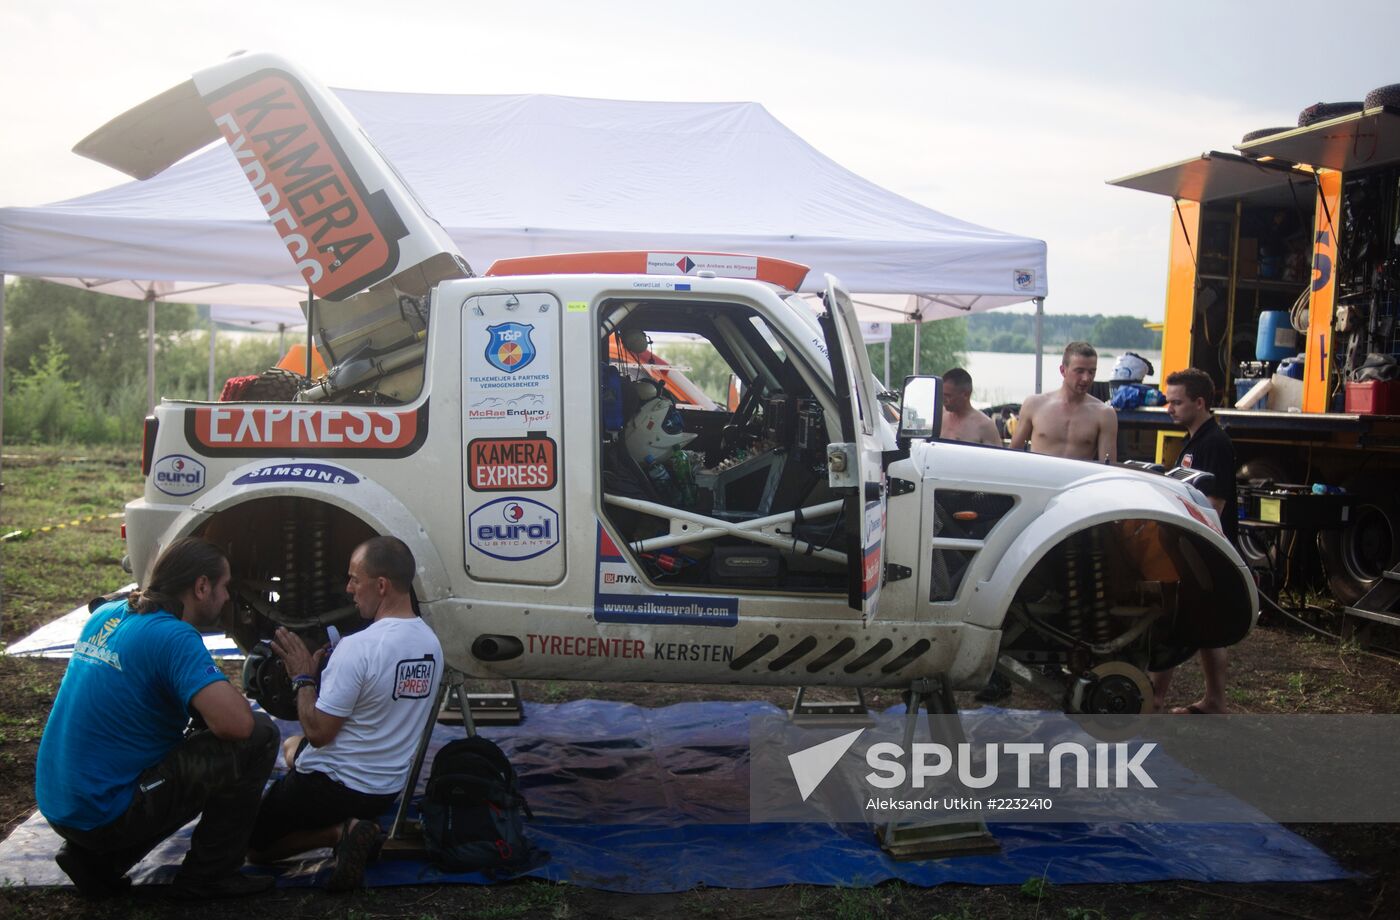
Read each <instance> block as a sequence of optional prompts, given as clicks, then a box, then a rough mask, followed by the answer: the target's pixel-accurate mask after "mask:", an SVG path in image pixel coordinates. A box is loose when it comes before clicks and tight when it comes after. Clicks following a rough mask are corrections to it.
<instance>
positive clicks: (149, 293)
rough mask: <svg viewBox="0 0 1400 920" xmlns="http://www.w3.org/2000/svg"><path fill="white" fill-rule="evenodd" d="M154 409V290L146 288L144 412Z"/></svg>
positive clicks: (148, 413) (148, 412)
mask: <svg viewBox="0 0 1400 920" xmlns="http://www.w3.org/2000/svg"><path fill="white" fill-rule="evenodd" d="M155 411H156V291H155V288H147V289H146V414H147V415H150V414H151V413H153V412H155Z"/></svg>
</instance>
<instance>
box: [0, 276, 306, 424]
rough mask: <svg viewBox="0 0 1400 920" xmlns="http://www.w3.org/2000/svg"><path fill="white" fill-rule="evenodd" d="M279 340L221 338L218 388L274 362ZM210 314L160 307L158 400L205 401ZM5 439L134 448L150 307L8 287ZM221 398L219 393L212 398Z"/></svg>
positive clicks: (32, 282)
mask: <svg viewBox="0 0 1400 920" xmlns="http://www.w3.org/2000/svg"><path fill="white" fill-rule="evenodd" d="M279 357H280V355H279V354H278V343H277V337H276V336H258V337H257V338H248V339H244V340H241V341H237V342H235V341H231V340H228V339H224V338H216V340H215V369H216V372H217V377H216V379H215V386H216V387H218V386H220V385H221V384H222V382H223V380H224V379H225V378H227V377H233V376H238V375H241V374H256V373H259V372H261V371H263V370H265V369H266V368H268V367H270V366H272V365H273V364H276V363H277V360H278V358H279ZM208 378H209V332H208V321H207V315H206V316H204V317H201V311H200V310H199V309H198V308H197V307H195V306H192V305H190V304H175V303H158V304H156V394H157V397H160V396H167V397H171V398H174V399H204V398H206V397H207V396H208ZM4 386H5V440H6V441H7V442H11V443H18V442H44V443H55V442H74V443H86V444H94V443H135V442H136V441H138V440H139V439H140V437H141V422H142V419H144V418H145V416H146V304H145V302H144V301H140V300H131V299H129V298H126V297H114V296H111V295H109V294H98V293H95V292H92V291H84V290H82V289H80V288H74V287H69V286H67V285H62V284H54V283H51V282H47V281H39V280H36V279H32V278H19V279H17V280H15V282H14V283H12V284H10V285H8V286H7V287H6V289H5V380H4ZM216 395H217V394H216Z"/></svg>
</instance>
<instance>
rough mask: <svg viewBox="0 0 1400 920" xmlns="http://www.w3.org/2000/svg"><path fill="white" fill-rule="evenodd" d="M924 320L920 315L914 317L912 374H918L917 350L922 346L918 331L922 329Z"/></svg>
mask: <svg viewBox="0 0 1400 920" xmlns="http://www.w3.org/2000/svg"><path fill="white" fill-rule="evenodd" d="M923 328H924V321H923V319H922V318H920V317H915V318H914V376H916V377H917V376H918V375H919V351H920V349H921V346H922V344H923V343H922V342H921V341H920V338H921V337H920V335H919V333H920V332H922V331H923Z"/></svg>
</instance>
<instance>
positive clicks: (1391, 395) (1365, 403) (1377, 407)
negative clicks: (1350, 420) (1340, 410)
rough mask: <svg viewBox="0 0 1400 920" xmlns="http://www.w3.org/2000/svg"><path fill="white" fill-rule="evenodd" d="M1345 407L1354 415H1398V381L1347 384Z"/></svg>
mask: <svg viewBox="0 0 1400 920" xmlns="http://www.w3.org/2000/svg"><path fill="white" fill-rule="evenodd" d="M1346 407H1347V408H1346V410H1347V411H1348V412H1351V413H1353V414H1356V415H1400V380H1364V381H1362V382H1361V383H1350V382H1349V383H1347V402H1346Z"/></svg>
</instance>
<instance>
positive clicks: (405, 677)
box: [394, 655, 433, 700]
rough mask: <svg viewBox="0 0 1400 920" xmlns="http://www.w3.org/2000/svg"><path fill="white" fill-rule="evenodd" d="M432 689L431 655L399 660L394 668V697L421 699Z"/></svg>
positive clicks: (399, 698) (398, 698) (397, 698)
mask: <svg viewBox="0 0 1400 920" xmlns="http://www.w3.org/2000/svg"><path fill="white" fill-rule="evenodd" d="M432 691H433V657H432V656H431V655H425V656H423V657H422V658H410V659H407V660H405V661H400V662H399V663H398V665H397V666H396V667H395V669H394V699H396V700H421V699H423V698H424V697H426V696H427V695H428V694H429V693H431V692H432Z"/></svg>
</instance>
